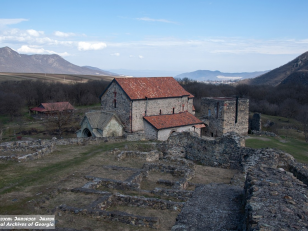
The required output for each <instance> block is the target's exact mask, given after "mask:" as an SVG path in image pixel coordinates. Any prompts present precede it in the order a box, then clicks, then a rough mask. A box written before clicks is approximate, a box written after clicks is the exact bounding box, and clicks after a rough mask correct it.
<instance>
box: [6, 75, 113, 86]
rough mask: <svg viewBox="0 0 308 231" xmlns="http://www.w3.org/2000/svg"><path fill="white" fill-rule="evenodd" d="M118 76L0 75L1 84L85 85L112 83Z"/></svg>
mask: <svg viewBox="0 0 308 231" xmlns="http://www.w3.org/2000/svg"><path fill="white" fill-rule="evenodd" d="M116 77H117V76H107V75H66V74H48V73H47V74H45V73H9V72H1V73H0V82H4V81H23V80H41V81H47V82H60V83H67V84H70V83H85V82H87V81H89V80H105V81H111V80H112V79H113V78H116Z"/></svg>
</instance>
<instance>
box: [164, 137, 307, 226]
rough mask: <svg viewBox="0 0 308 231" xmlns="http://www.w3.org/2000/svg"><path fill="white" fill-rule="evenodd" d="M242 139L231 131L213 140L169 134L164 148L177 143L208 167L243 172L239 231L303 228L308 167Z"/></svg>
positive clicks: (304, 224) (283, 153) (187, 153)
mask: <svg viewBox="0 0 308 231" xmlns="http://www.w3.org/2000/svg"><path fill="white" fill-rule="evenodd" d="M242 141H243V139H242V138H241V137H239V136H238V135H237V134H234V133H231V134H225V135H224V136H223V137H220V138H216V139H215V140H205V139H200V138H198V137H194V136H190V134H188V133H186V134H185V133H181V134H174V135H173V136H172V137H170V139H169V140H168V142H166V144H165V145H166V147H164V148H165V149H166V150H167V149H168V148H171V147H179V146H180V147H181V149H182V150H183V149H185V155H186V157H187V158H189V159H191V160H194V161H199V162H201V163H202V164H204V165H209V166H216V167H227V168H237V169H240V170H241V171H242V172H243V173H245V174H246V181H245V188H244V189H245V195H244V198H243V200H242V203H243V205H244V213H245V214H244V219H243V220H241V221H240V223H239V224H238V225H239V226H240V227H241V228H240V229H239V230H248V231H252V230H306V229H307V227H308V207H307V205H308V189H307V186H308V166H307V165H305V164H302V163H298V162H297V161H296V160H295V159H294V158H293V156H291V155H290V154H288V153H285V152H283V151H280V150H276V149H269V148H266V149H252V148H246V147H244V146H243V145H242ZM174 155H175V154H174ZM180 155H183V154H182V153H180ZM204 195H206V194H202V195H200V197H201V196H202V197H203V196H204ZM238 203H240V202H238ZM184 209H185V207H184ZM215 212H218V213H219V212H220V211H215ZM178 218H179V217H178ZM189 222H190V221H189ZM190 223H191V224H192V223H193V221H192V222H190ZM176 228H177V229H175V230H186V229H185V227H184V226H176Z"/></svg>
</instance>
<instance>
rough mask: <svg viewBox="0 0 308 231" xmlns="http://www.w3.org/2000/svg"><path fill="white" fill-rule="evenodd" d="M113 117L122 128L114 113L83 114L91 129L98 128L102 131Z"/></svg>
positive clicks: (92, 112)
mask: <svg viewBox="0 0 308 231" xmlns="http://www.w3.org/2000/svg"><path fill="white" fill-rule="evenodd" d="M113 117H115V119H116V120H117V121H118V123H119V124H120V125H121V126H123V124H122V122H121V120H120V119H119V118H118V117H117V115H116V114H115V113H112V112H104V111H90V112H86V113H85V118H88V121H89V123H90V125H91V127H92V128H93V129H95V128H99V129H103V128H105V127H106V126H107V124H108V123H109V122H110V120H111V119H112V118H113ZM123 127H124V126H123Z"/></svg>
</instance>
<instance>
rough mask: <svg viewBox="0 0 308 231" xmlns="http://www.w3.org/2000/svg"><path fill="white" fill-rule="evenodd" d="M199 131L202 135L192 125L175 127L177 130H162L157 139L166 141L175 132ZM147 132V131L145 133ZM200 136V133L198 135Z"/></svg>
mask: <svg viewBox="0 0 308 231" xmlns="http://www.w3.org/2000/svg"><path fill="white" fill-rule="evenodd" d="M195 130H197V131H198V132H199V135H200V129H198V128H197V129H195V128H194V127H193V126H192V125H189V126H182V127H175V128H167V129H162V130H159V131H158V135H157V139H158V140H161V141H165V140H167V139H168V138H169V136H170V135H171V134H172V133H173V132H184V131H185V132H194V131H195ZM145 132H146V131H145ZM197 134H198V133H197Z"/></svg>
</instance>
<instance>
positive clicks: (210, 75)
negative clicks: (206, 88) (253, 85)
mask: <svg viewBox="0 0 308 231" xmlns="http://www.w3.org/2000/svg"><path fill="white" fill-rule="evenodd" d="M266 72H267V71H255V72H240V73H226V72H220V71H209V70H198V71H193V72H187V73H183V74H180V75H177V76H175V78H181V79H182V78H189V79H193V80H198V81H205V80H212V81H213V80H224V79H230V78H231V77H233V78H234V79H247V78H254V77H256V76H260V75H262V74H264V73H266Z"/></svg>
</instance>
